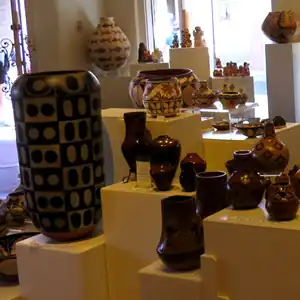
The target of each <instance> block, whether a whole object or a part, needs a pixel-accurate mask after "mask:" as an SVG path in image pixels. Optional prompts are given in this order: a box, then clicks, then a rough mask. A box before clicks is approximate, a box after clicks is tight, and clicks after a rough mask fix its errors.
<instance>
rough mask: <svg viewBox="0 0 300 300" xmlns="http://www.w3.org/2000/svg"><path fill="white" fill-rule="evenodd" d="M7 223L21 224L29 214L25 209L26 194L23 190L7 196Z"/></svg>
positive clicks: (12, 224) (11, 224)
mask: <svg viewBox="0 0 300 300" xmlns="http://www.w3.org/2000/svg"><path fill="white" fill-rule="evenodd" d="M6 205H7V211H8V212H7V224H8V225H9V226H21V225H24V223H25V218H26V216H27V214H26V211H25V194H24V192H23V191H14V192H12V193H10V194H9V195H8V196H7V199H6Z"/></svg>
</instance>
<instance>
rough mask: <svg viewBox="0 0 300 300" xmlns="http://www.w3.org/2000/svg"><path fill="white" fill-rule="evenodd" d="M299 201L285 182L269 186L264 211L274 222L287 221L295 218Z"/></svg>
mask: <svg viewBox="0 0 300 300" xmlns="http://www.w3.org/2000/svg"><path fill="white" fill-rule="evenodd" d="M298 209H299V199H298V198H297V196H296V194H295V192H294V190H293V188H292V186H291V185H290V184H288V183H287V182H282V183H275V184H269V186H268V187H267V191H266V210H267V212H268V213H269V217H270V219H272V220H274V221H289V220H293V219H295V218H296V216H297V212H298Z"/></svg>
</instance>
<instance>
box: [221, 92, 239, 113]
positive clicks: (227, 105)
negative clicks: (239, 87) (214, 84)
mask: <svg viewBox="0 0 300 300" xmlns="http://www.w3.org/2000/svg"><path fill="white" fill-rule="evenodd" d="M219 100H220V102H221V103H222V105H223V108H224V109H233V108H236V107H237V106H238V105H239V104H242V103H243V98H242V95H241V94H240V93H238V92H226V93H220V94H219Z"/></svg>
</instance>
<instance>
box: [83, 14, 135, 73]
mask: <svg viewBox="0 0 300 300" xmlns="http://www.w3.org/2000/svg"><path fill="white" fill-rule="evenodd" d="M88 50H89V56H90V58H91V60H92V62H93V63H94V64H95V65H96V66H97V67H98V68H99V69H100V70H102V71H106V72H108V71H114V70H118V69H119V68H121V67H123V66H124V65H125V64H126V62H127V59H128V57H129V55H130V51H131V45H130V42H129V40H128V38H127V36H126V35H125V33H124V32H123V31H122V30H121V28H120V27H119V26H117V25H116V24H115V21H114V18H112V17H101V18H100V24H99V25H98V26H97V28H96V30H95V31H94V32H93V34H92V37H91V39H90V42H89V47H88Z"/></svg>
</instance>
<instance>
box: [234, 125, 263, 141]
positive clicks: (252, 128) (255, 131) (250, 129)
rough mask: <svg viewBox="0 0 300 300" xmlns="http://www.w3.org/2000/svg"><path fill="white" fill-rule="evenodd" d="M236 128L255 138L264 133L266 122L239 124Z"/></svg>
mask: <svg viewBox="0 0 300 300" xmlns="http://www.w3.org/2000/svg"><path fill="white" fill-rule="evenodd" d="M235 127H236V129H237V130H238V131H239V132H240V133H241V134H243V135H245V136H246V137H248V138H255V137H257V136H259V135H262V134H263V133H264V124H262V123H258V124H237V125H236V126H235Z"/></svg>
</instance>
